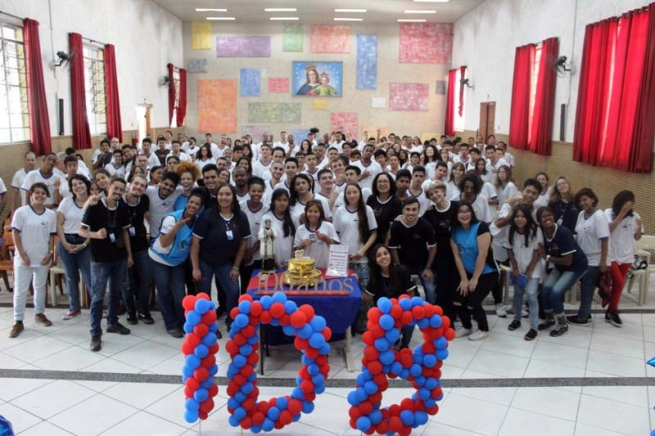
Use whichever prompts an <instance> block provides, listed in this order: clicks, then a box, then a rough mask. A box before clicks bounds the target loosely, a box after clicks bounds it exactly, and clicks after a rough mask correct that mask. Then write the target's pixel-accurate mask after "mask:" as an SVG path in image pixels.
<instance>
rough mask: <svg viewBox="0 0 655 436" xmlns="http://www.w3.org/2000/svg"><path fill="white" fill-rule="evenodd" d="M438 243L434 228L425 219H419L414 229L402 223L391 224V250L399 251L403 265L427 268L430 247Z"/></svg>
mask: <svg viewBox="0 0 655 436" xmlns="http://www.w3.org/2000/svg"><path fill="white" fill-rule="evenodd" d="M436 243H437V240H436V237H435V235H434V230H432V226H431V225H430V223H429V222H427V221H426V220H424V219H423V218H419V219H418V221H417V222H416V224H415V225H413V226H412V227H407V226H406V225H405V224H404V223H403V222H402V221H394V222H393V223H392V224H391V238H390V239H389V248H397V249H398V258H399V259H400V263H401V264H402V265H422V266H425V265H426V262H427V260H428V247H432V246H434V245H436Z"/></svg>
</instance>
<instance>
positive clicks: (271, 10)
mask: <svg viewBox="0 0 655 436" xmlns="http://www.w3.org/2000/svg"><path fill="white" fill-rule="evenodd" d="M297 10H298V9H296V8H266V9H264V12H296V11H297Z"/></svg>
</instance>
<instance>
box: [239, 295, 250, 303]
mask: <svg viewBox="0 0 655 436" xmlns="http://www.w3.org/2000/svg"><path fill="white" fill-rule="evenodd" d="M242 301H250V302H251V303H252V302H253V301H252V297H251V296H250V295H248V294H243V295H242V296H240V297H239V302H242Z"/></svg>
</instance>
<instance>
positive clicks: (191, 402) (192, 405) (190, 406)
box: [184, 398, 200, 413]
mask: <svg viewBox="0 0 655 436" xmlns="http://www.w3.org/2000/svg"><path fill="white" fill-rule="evenodd" d="M184 407H185V408H186V409H187V410H196V411H197V410H198V407H200V403H199V402H198V400H196V399H195V398H188V399H187V400H186V401H185V402H184ZM196 413H197V412H196Z"/></svg>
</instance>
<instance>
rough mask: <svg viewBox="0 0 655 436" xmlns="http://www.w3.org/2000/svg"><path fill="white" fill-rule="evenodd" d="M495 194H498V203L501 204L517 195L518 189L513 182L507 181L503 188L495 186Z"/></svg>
mask: <svg viewBox="0 0 655 436" xmlns="http://www.w3.org/2000/svg"><path fill="white" fill-rule="evenodd" d="M496 195H497V196H498V204H499V205H500V206H502V205H503V204H505V202H506V201H507V200H508V199H509V198H514V197H518V195H519V190H518V189H517V188H516V185H515V184H514V183H513V182H508V183H507V185H506V186H505V187H504V188H502V187H501V188H499V187H497V186H496Z"/></svg>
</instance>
